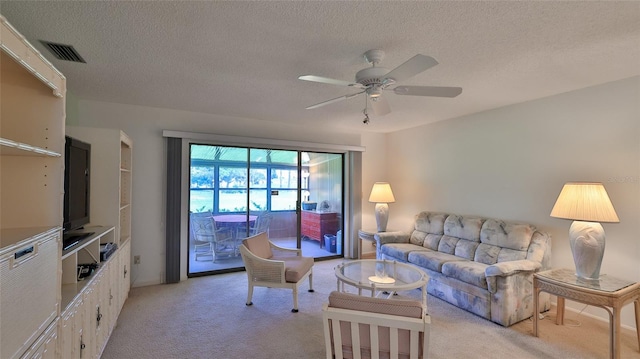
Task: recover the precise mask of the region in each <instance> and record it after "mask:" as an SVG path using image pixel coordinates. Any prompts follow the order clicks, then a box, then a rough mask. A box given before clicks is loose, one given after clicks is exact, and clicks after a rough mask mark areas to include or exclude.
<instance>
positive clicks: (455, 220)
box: [444, 214, 484, 242]
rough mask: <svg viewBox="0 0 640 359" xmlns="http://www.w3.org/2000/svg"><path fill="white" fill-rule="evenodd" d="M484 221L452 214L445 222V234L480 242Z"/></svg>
mask: <svg viewBox="0 0 640 359" xmlns="http://www.w3.org/2000/svg"><path fill="white" fill-rule="evenodd" d="M482 223H484V220H483V219H482V218H475V217H463V216H459V215H456V214H451V215H449V217H447V220H446V221H445V222H444V234H446V235H447V236H451V237H458V238H462V239H466V240H468V241H475V242H480V229H481V228H482Z"/></svg>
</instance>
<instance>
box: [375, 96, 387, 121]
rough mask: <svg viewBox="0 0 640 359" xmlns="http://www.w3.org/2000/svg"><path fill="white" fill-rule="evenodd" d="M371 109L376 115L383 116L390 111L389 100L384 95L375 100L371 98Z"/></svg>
mask: <svg viewBox="0 0 640 359" xmlns="http://www.w3.org/2000/svg"><path fill="white" fill-rule="evenodd" d="M371 109H373V113H375V114H376V116H384V115H386V114H388V113H389V112H391V107H389V102H388V101H387V98H386V97H384V96H380V97H378V98H377V99H376V100H375V101H374V100H373V99H371Z"/></svg>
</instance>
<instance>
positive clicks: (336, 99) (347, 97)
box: [306, 91, 364, 110]
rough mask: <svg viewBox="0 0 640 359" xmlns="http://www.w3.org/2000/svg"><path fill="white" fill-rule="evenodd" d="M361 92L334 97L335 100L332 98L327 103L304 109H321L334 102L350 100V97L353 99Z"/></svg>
mask: <svg viewBox="0 0 640 359" xmlns="http://www.w3.org/2000/svg"><path fill="white" fill-rule="evenodd" d="M363 92H364V91H361V92H358V93H354V94H351V95H344V96H340V97H336V98H333V99H331V100H327V101H323V102H320V103H317V104H315V105H311V106H309V107H307V108H306V109H307V110H313V109H314V108H318V107H322V106H324V105H328V104H331V103H335V102H340V101H342V100H346V99H350V98H352V97H355V96H357V95H359V94H361V93H363Z"/></svg>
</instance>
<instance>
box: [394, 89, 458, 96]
mask: <svg viewBox="0 0 640 359" xmlns="http://www.w3.org/2000/svg"><path fill="white" fill-rule="evenodd" d="M393 92H394V93H395V94H396V95H409V96H434V97H456V96H458V95H460V94H461V93H462V87H439V86H398V87H396V88H394V89H393Z"/></svg>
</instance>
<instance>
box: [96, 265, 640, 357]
mask: <svg viewBox="0 0 640 359" xmlns="http://www.w3.org/2000/svg"><path fill="white" fill-rule="evenodd" d="M341 261H342V260H331V261H323V262H317V263H316V264H315V266H314V281H313V283H314V285H313V287H314V289H315V293H309V292H307V289H308V287H307V285H306V284H305V285H304V286H303V287H302V288H301V292H300V294H299V308H300V312H299V313H291V308H292V305H293V304H292V295H291V291H290V290H285V289H275V288H261V287H258V288H256V289H255V290H254V296H253V303H254V305H253V306H250V307H247V306H245V304H244V303H245V300H246V295H247V287H246V286H247V277H246V273H244V272H239V273H230V274H223V275H217V276H209V277H199V278H192V279H189V280H187V281H184V282H181V283H178V284H169V285H157V286H149V287H141V288H134V289H132V290H131V292H130V294H129V299H128V300H127V301H126V303H125V305H124V308H123V310H122V312H121V314H120V317H119V319H118V325H117V327H116V328H115V330H114V331H113V334H112V335H111V338H110V340H109V343H108V344H107V346H106V348H105V350H104V353H103V355H102V358H103V359H125V358H136V359H141V358H154V359H159V358H194V359H195V358H216V359H217V358H220V359H224V358H259V359H260V358H292V359H293V358H324V357H325V351H324V337H323V334H322V321H321V318H322V317H321V306H322V303H324V302H325V301H326V300H327V297H328V295H329V293H330V292H331V291H332V290H335V288H336V279H335V275H334V271H333V268H334V267H335V266H336V265H337V264H339V263H340V262H341ZM353 292H355V291H353ZM401 294H402V295H405V296H412V297H415V298H416V299H419V298H420V292H419V291H418V290H415V291H410V292H405V293H401ZM427 300H428V311H429V313H430V315H431V317H432V325H431V340H430V345H429V358H431V359H440V358H442V359H444V358H447V359H450V358H487V359H489V358H490V359H499V358H509V359H511V358H518V359H527V358H532V359H534V358H535V359H538V358H563V359H564V358H576V359H578V358H580V359H586V358H608V357H609V335H608V333H609V329H608V324H607V323H605V322H601V321H598V320H594V319H592V318H588V317H585V316H584V315H579V314H577V313H574V312H567V313H566V314H565V324H568V325H565V326H556V325H555V311H554V309H552V311H550V312H548V313H546V314H547V315H546V317H545V319H544V320H542V321H541V322H540V328H539V329H540V338H535V337H533V336H532V335H531V332H532V322H531V320H525V321H522V322H520V323H518V324H516V325H513V326H511V327H509V328H504V327H502V326H500V325H497V324H495V323H493V322H490V321H488V320H485V319H482V318H480V317H478V316H475V315H473V314H471V313H468V312H466V311H463V310H461V309H458V308H456V307H455V306H452V305H450V304H448V303H446V302H443V301H441V300H439V299H437V298H434V297H432V296H429V297H428V299H427ZM621 349H622V352H621V353H622V354H621V357H622V358H625V359H626V358H634V359H640V352H639V351H638V343H637V339H636V337H635V332H632V331H630V330H623V335H622V348H621Z"/></svg>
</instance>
